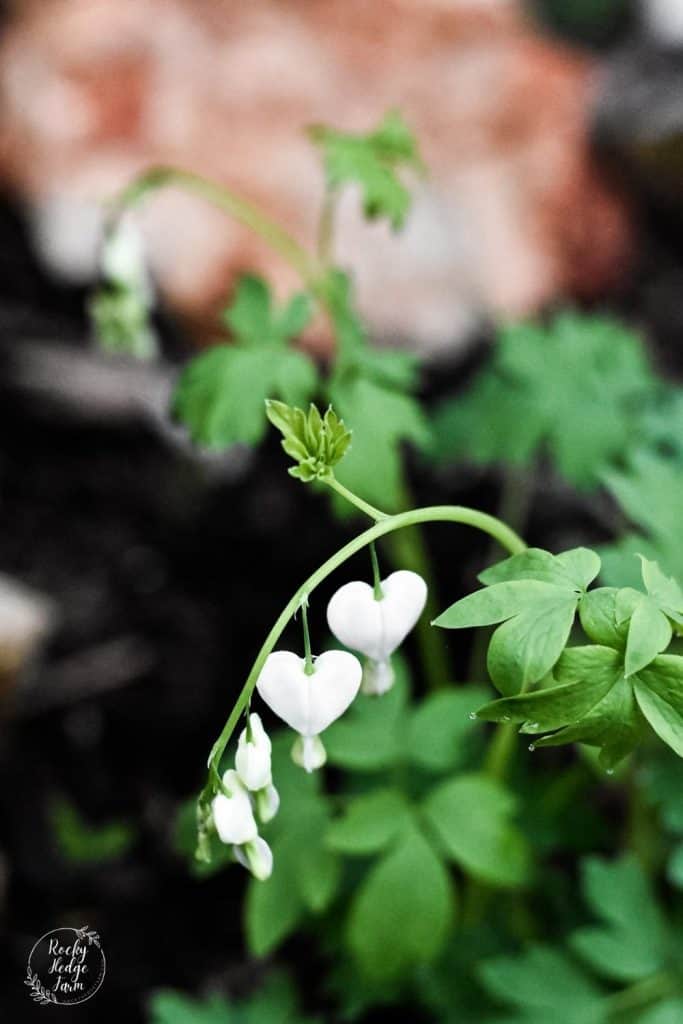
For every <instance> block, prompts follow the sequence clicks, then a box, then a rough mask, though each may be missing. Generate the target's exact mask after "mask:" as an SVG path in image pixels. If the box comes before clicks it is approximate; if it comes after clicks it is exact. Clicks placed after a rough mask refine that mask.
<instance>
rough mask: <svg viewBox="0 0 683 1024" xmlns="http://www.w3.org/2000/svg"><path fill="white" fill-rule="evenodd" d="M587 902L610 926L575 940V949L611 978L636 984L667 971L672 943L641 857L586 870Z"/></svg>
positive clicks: (587, 865) (590, 863)
mask: <svg viewBox="0 0 683 1024" xmlns="http://www.w3.org/2000/svg"><path fill="white" fill-rule="evenodd" d="M582 887H583V893H584V897H585V899H586V902H587V903H588V905H589V906H590V907H591V909H592V910H593V911H594V913H595V914H596V915H597V916H598V917H599V918H600V919H601V920H602V921H603V922H604V925H603V926H601V927H587V928H581V929H579V930H578V931H576V932H574V933H573V935H572V936H571V937H570V940H569V941H570V945H571V947H572V949H573V950H574V951H575V952H576V953H577V954H578V955H579V956H581V958H582V959H583V960H585V961H586V962H587V963H589V964H590V965H591V966H592V967H593V968H594V969H595V970H597V971H598V972H599V973H600V974H602V975H604V977H606V978H610V979H613V980H616V981H624V982H633V981H638V980H639V979H641V978H645V977H648V976H649V975H651V974H654V973H655V972H656V971H658V970H661V969H662V967H663V966H664V963H665V960H666V956H667V937H666V929H665V925H664V921H663V919H662V916H661V914H660V912H659V909H658V907H657V901H656V898H655V894H654V892H653V890H652V887H651V885H650V883H649V881H648V879H647V877H646V876H645V874H644V873H643V870H642V868H641V866H640V865H639V863H638V862H637V860H636V859H635V857H633V856H631V855H628V854H626V855H624V856H623V857H622V858H621V859H620V860H618V861H614V862H612V863H609V862H608V861H603V860H600V859H599V858H590V859H589V860H587V861H585V862H584V864H583V867H582Z"/></svg>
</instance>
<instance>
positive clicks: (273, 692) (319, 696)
mask: <svg viewBox="0 0 683 1024" xmlns="http://www.w3.org/2000/svg"><path fill="white" fill-rule="evenodd" d="M362 675H363V669H362V667H361V664H360V662H359V661H358V659H357V658H356V657H354V655H353V654H349V653H348V652H347V651H325V653H324V654H321V655H320V657H318V658H316V659H315V660H314V663H313V672H312V673H311V674H310V675H309V674H307V673H306V661H305V659H304V658H300V657H299V656H298V655H296V654H293V653H292V652H291V651H275V652H274V653H273V654H270V655H269V656H268V658H267V659H266V663H265V665H264V666H263V669H262V670H261V674H260V676H259V678H258V682H257V683H256V688H257V690H258V692H259V694H260V695H261V698H262V699H263V700H264V701H265V702H266V704H267V705H268V706H269V707H270V708H271V709H272V710H273V711H274V712H275V714H276V715H278V716H279V717H280V718H281V719H282V720H283V721H284V722H286V723H287V725H289V726H290V727H291V728H292V729H294V730H295V731H296V732H298V733H299V734H300V735H301V736H302V737H303V740H304V741H305V740H309V741H311V740H313V739H314V738H317V737H318V734H319V733H321V732H323V731H324V730H325V729H327V727H328V725H331V724H332V722H334V721H335V719H337V718H339V716H340V715H342V714H343V713H344V712H345V711H346V709H347V708H348V706H349V705H350V704H351V702H352V701H353V699H354V697H355V696H356V694H357V693H358V690H359V688H360V682H361V677H362ZM304 746H305V756H304V750H303V749H302V763H304V767H306V769H307V771H312V770H313V768H314V767H316V766H319V765H320V764H321V763H324V761H321V760H320V758H321V750H322V753H323V754H324V748H323V746H322V743H321V742H320V740H318V741H317V743H311V742H309V743H305V744H304Z"/></svg>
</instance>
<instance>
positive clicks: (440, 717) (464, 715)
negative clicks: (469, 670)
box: [407, 686, 486, 772]
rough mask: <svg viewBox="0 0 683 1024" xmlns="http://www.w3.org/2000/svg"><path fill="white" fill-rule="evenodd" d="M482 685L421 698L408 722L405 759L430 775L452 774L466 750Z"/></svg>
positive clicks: (480, 698) (468, 746)
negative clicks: (472, 717)
mask: <svg viewBox="0 0 683 1024" xmlns="http://www.w3.org/2000/svg"><path fill="white" fill-rule="evenodd" d="M485 696H486V689H485V688H484V687H483V686H461V687H458V689H457V690H449V691H444V692H442V693H434V694H431V695H430V696H429V697H426V698H423V700H422V701H421V703H420V704H419V705H418V706H417V708H416V709H415V710H414V711H413V713H412V715H411V718H410V721H409V723H408V733H407V746H408V751H407V753H408V757H409V759H410V761H411V762H412V763H413V764H416V765H418V766H419V767H420V768H423V769H425V770H426V771H430V772H445V771H453V770H454V769H455V768H456V767H459V766H460V765H461V764H463V762H464V761H465V760H466V758H467V755H468V753H469V751H470V739H471V736H472V731H473V726H474V724H475V723H473V721H472V719H471V714H472V713H473V712H474V711H475V709H476V708H477V706H478V705H479V704H480V703H481V701H482V700H484V699H485Z"/></svg>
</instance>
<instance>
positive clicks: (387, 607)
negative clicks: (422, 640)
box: [327, 569, 427, 662]
mask: <svg viewBox="0 0 683 1024" xmlns="http://www.w3.org/2000/svg"><path fill="white" fill-rule="evenodd" d="M381 586H382V593H383V595H384V596H383V597H382V598H381V599H380V600H379V601H377V600H375V595H374V591H373V588H372V587H371V586H370V585H369V584H368V583H362V582H360V581H359V580H356V581H354V582H353V583H347V584H345V585H344V586H343V587H340V589H339V590H338V591H337V593H336V594H334V596H333V597H332V599H331V601H330V603H329V605H328V606H327V622H328V625H329V627H330V629H331V630H332V632H333V633H334V635H335V636H336V637H337V639H338V640H340V641H341V643H343V644H346V646H347V647H351V648H353V650H355V651H361V652H362V653H363V654H365V655H366V656H367V657H368V658H371V659H372V660H373V661H377V662H381V661H386V660H387V659H388V658H389V656H390V655H391V654H392V653H393V652H394V651H395V650H396V648H397V647H399V646H400V644H401V643H402V642H403V640H404V639H405V638H406V636H407V635H408V633H409V632H410V631H411V629H412V628H413V626H414V625H415V623H416V622H417V620H418V619H419V617H420V615H421V614H422V610H423V608H424V606H425V602H426V600H427V584H426V583H425V581H424V580H423V579H422V577H421V576H418V574H417V573H415V572H408V571H407V570H405V569H401V570H399V571H398V572H393V573H392V574H391V576H388V577H387V578H386V579H385V580H382V584H381Z"/></svg>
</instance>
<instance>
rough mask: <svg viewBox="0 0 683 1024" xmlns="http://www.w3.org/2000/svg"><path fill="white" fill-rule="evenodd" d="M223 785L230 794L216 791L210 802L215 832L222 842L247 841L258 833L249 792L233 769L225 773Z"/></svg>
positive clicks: (239, 842)
mask: <svg viewBox="0 0 683 1024" xmlns="http://www.w3.org/2000/svg"><path fill="white" fill-rule="evenodd" d="M223 785H224V786H225V788H226V789H227V790H228V793H230V796H227V794H225V793H218V794H217V795H216V796H215V797H214V798H213V801H212V803H211V811H212V814H213V823H214V825H215V826H216V832H218V836H219V838H220V840H221V842H223V843H238V844H241V843H249V842H251V841H252V840H254V839H256V836H257V835H258V828H257V826H256V820H255V818H254V812H253V810H252V807H251V800H250V799H249V794H248V793H247V791H246V789H244V787H243V786H242V783H241V782H240V779H239V776H238V774H237V772H235V771H232V770H230V771H227V772H226V773H225V775H224V776H223Z"/></svg>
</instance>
